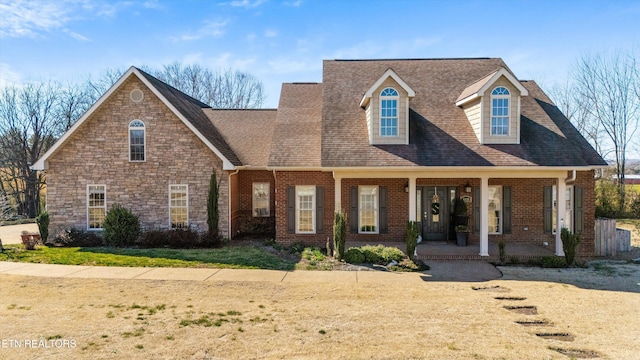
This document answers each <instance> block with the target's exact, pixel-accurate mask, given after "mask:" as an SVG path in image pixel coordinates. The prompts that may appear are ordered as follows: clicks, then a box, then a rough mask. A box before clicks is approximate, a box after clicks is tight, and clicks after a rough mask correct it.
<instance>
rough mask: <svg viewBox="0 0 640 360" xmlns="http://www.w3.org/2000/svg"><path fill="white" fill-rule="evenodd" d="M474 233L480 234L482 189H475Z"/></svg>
mask: <svg viewBox="0 0 640 360" xmlns="http://www.w3.org/2000/svg"><path fill="white" fill-rule="evenodd" d="M473 232H475V233H480V188H479V187H477V186H476V187H474V188H473Z"/></svg>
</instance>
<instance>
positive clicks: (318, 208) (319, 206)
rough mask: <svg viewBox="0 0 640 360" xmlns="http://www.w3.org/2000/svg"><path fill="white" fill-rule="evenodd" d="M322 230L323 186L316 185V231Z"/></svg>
mask: <svg viewBox="0 0 640 360" xmlns="http://www.w3.org/2000/svg"><path fill="white" fill-rule="evenodd" d="M323 230H324V187H322V186H316V233H321V232H322V231H323Z"/></svg>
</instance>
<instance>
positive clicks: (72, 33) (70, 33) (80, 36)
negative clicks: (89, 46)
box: [62, 29, 91, 41]
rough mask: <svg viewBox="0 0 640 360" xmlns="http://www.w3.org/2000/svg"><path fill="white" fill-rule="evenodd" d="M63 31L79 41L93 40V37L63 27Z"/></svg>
mask: <svg viewBox="0 0 640 360" xmlns="http://www.w3.org/2000/svg"><path fill="white" fill-rule="evenodd" d="M62 31H64V32H65V33H66V34H68V35H69V36H71V37H72V38H74V39H76V40H78V41H91V39H89V38H88V37H86V36H83V35H81V34H78V33H77V32H73V31H71V30H69V29H62Z"/></svg>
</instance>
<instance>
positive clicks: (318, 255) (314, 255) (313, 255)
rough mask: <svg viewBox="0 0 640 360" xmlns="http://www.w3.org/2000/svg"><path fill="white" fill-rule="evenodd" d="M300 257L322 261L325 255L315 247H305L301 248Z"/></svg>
mask: <svg viewBox="0 0 640 360" xmlns="http://www.w3.org/2000/svg"><path fill="white" fill-rule="evenodd" d="M302 258H303V259H307V260H310V261H323V260H324V259H325V258H326V256H325V255H324V254H323V253H322V251H320V249H319V248H317V247H307V248H304V250H302Z"/></svg>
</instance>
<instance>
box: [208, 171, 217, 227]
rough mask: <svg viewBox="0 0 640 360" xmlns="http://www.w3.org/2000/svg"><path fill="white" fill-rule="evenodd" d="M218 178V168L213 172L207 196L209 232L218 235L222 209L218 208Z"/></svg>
mask: <svg viewBox="0 0 640 360" xmlns="http://www.w3.org/2000/svg"><path fill="white" fill-rule="evenodd" d="M218 186H219V184H218V180H217V178H216V170H215V169H214V170H213V172H212V173H211V180H210V182H209V196H208V197H207V225H208V226H209V234H211V236H213V237H218V223H219V221H220V211H219V209H218V197H219V188H218Z"/></svg>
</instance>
